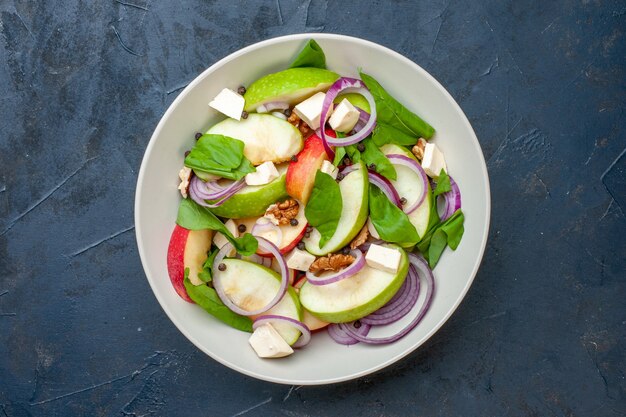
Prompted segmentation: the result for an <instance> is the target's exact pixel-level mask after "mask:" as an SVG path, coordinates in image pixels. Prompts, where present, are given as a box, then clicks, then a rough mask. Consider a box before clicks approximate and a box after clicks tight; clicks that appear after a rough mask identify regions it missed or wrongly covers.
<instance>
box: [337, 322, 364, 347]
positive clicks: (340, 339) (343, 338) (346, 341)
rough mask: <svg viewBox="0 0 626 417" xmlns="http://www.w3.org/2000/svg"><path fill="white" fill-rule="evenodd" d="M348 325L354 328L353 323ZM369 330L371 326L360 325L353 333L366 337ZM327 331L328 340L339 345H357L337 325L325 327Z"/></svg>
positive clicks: (356, 341) (352, 338) (353, 339)
mask: <svg viewBox="0 0 626 417" xmlns="http://www.w3.org/2000/svg"><path fill="white" fill-rule="evenodd" d="M348 325H349V326H353V327H354V322H352V323H349V324H348ZM371 328H372V326H370V325H369V324H365V323H362V324H361V326H360V327H359V328H358V329H357V328H355V329H356V330H355V331H356V332H358V333H359V334H360V335H362V336H367V334H368V333H369V331H370V329H371ZM327 329H328V335H329V336H330V338H331V339H333V340H334V341H335V342H337V343H339V344H340V345H346V346H350V345H355V344H357V343H359V341H358V340H356V339H355V338H354V337H352V336H350V335H349V334H348V333H347V332H346V331H345V330H343V329H342V328H341V327H340V325H339V324H331V325H330V326H328V327H327Z"/></svg>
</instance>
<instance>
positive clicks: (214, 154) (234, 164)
mask: <svg viewBox="0 0 626 417" xmlns="http://www.w3.org/2000/svg"><path fill="white" fill-rule="evenodd" d="M243 147H244V143H243V142H242V141H240V140H238V139H233V138H230V137H228V136H224V135H212V134H211V135H209V134H207V135H203V136H202V137H200V139H198V141H197V142H196V144H195V146H194V147H193V149H192V150H191V152H190V153H189V155H187V157H186V158H185V165H186V166H188V167H189V168H193V169H197V170H200V171H203V172H207V173H209V174H215V175H219V176H220V177H223V178H228V179H231V180H238V179H241V178H243V177H244V176H245V175H246V174H248V173H250V172H254V171H255V168H254V166H252V164H251V163H250V161H249V160H248V159H247V158H246V157H244V156H243Z"/></svg>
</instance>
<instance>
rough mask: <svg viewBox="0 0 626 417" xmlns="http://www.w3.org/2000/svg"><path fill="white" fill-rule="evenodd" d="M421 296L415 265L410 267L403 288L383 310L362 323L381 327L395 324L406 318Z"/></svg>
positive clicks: (364, 319) (363, 319) (367, 317)
mask: <svg viewBox="0 0 626 417" xmlns="http://www.w3.org/2000/svg"><path fill="white" fill-rule="evenodd" d="M419 294H420V281H419V279H418V278H417V272H415V269H414V267H413V265H411V266H410V267H409V273H408V274H407V278H406V280H405V281H404V283H403V284H402V288H400V291H398V292H397V293H396V294H395V295H394V296H393V298H392V299H391V300H390V301H389V302H388V303H387V304H385V305H384V306H383V307H382V308H380V309H378V310H376V311H375V312H373V313H372V314H370V315H369V316H366V317H363V318H362V319H361V323H366V324H370V325H373V326H377V325H378V326H380V325H385V324H391V323H395V322H396V321H398V320H400V319H401V318H402V317H404V316H406V315H407V314H408V313H409V312H410V311H411V310H412V309H413V307H414V306H415V303H416V302H417V300H418V298H419Z"/></svg>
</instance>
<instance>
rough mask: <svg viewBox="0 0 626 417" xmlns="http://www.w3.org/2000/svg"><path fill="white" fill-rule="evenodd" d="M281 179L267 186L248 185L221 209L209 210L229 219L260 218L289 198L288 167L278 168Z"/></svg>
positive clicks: (281, 166)
mask: <svg viewBox="0 0 626 417" xmlns="http://www.w3.org/2000/svg"><path fill="white" fill-rule="evenodd" d="M276 168H277V169H278V173H279V174H280V177H278V178H276V179H275V180H274V181H272V182H270V183H269V184H265V185H246V186H245V187H243V188H242V189H241V190H240V191H238V192H237V193H236V194H235V195H233V196H232V197H231V198H229V199H228V200H226V202H225V203H224V204H222V205H221V206H219V207H215V208H212V209H209V210H210V211H211V212H212V213H213V214H215V215H216V216H220V217H227V218H229V219H243V218H246V217H258V216H262V215H263V214H265V210H267V208H268V207H269V206H270V205H271V204H274V203H275V202H277V201H282V200H285V199H286V198H288V197H289V195H288V194H287V189H286V188H285V177H286V172H287V165H286V164H284V165H280V166H278V167H276Z"/></svg>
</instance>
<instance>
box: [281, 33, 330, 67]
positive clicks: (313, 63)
mask: <svg viewBox="0 0 626 417" xmlns="http://www.w3.org/2000/svg"><path fill="white" fill-rule="evenodd" d="M299 67H315V68H322V69H326V56H325V55H324V51H323V50H322V47H321V46H319V45H318V43H317V42H315V41H314V40H313V39H311V40H310V41H309V42H307V44H306V45H304V48H302V51H300V53H299V54H298V56H297V57H296V59H295V60H294V61H293V63H292V64H291V66H290V67H289V68H299Z"/></svg>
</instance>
